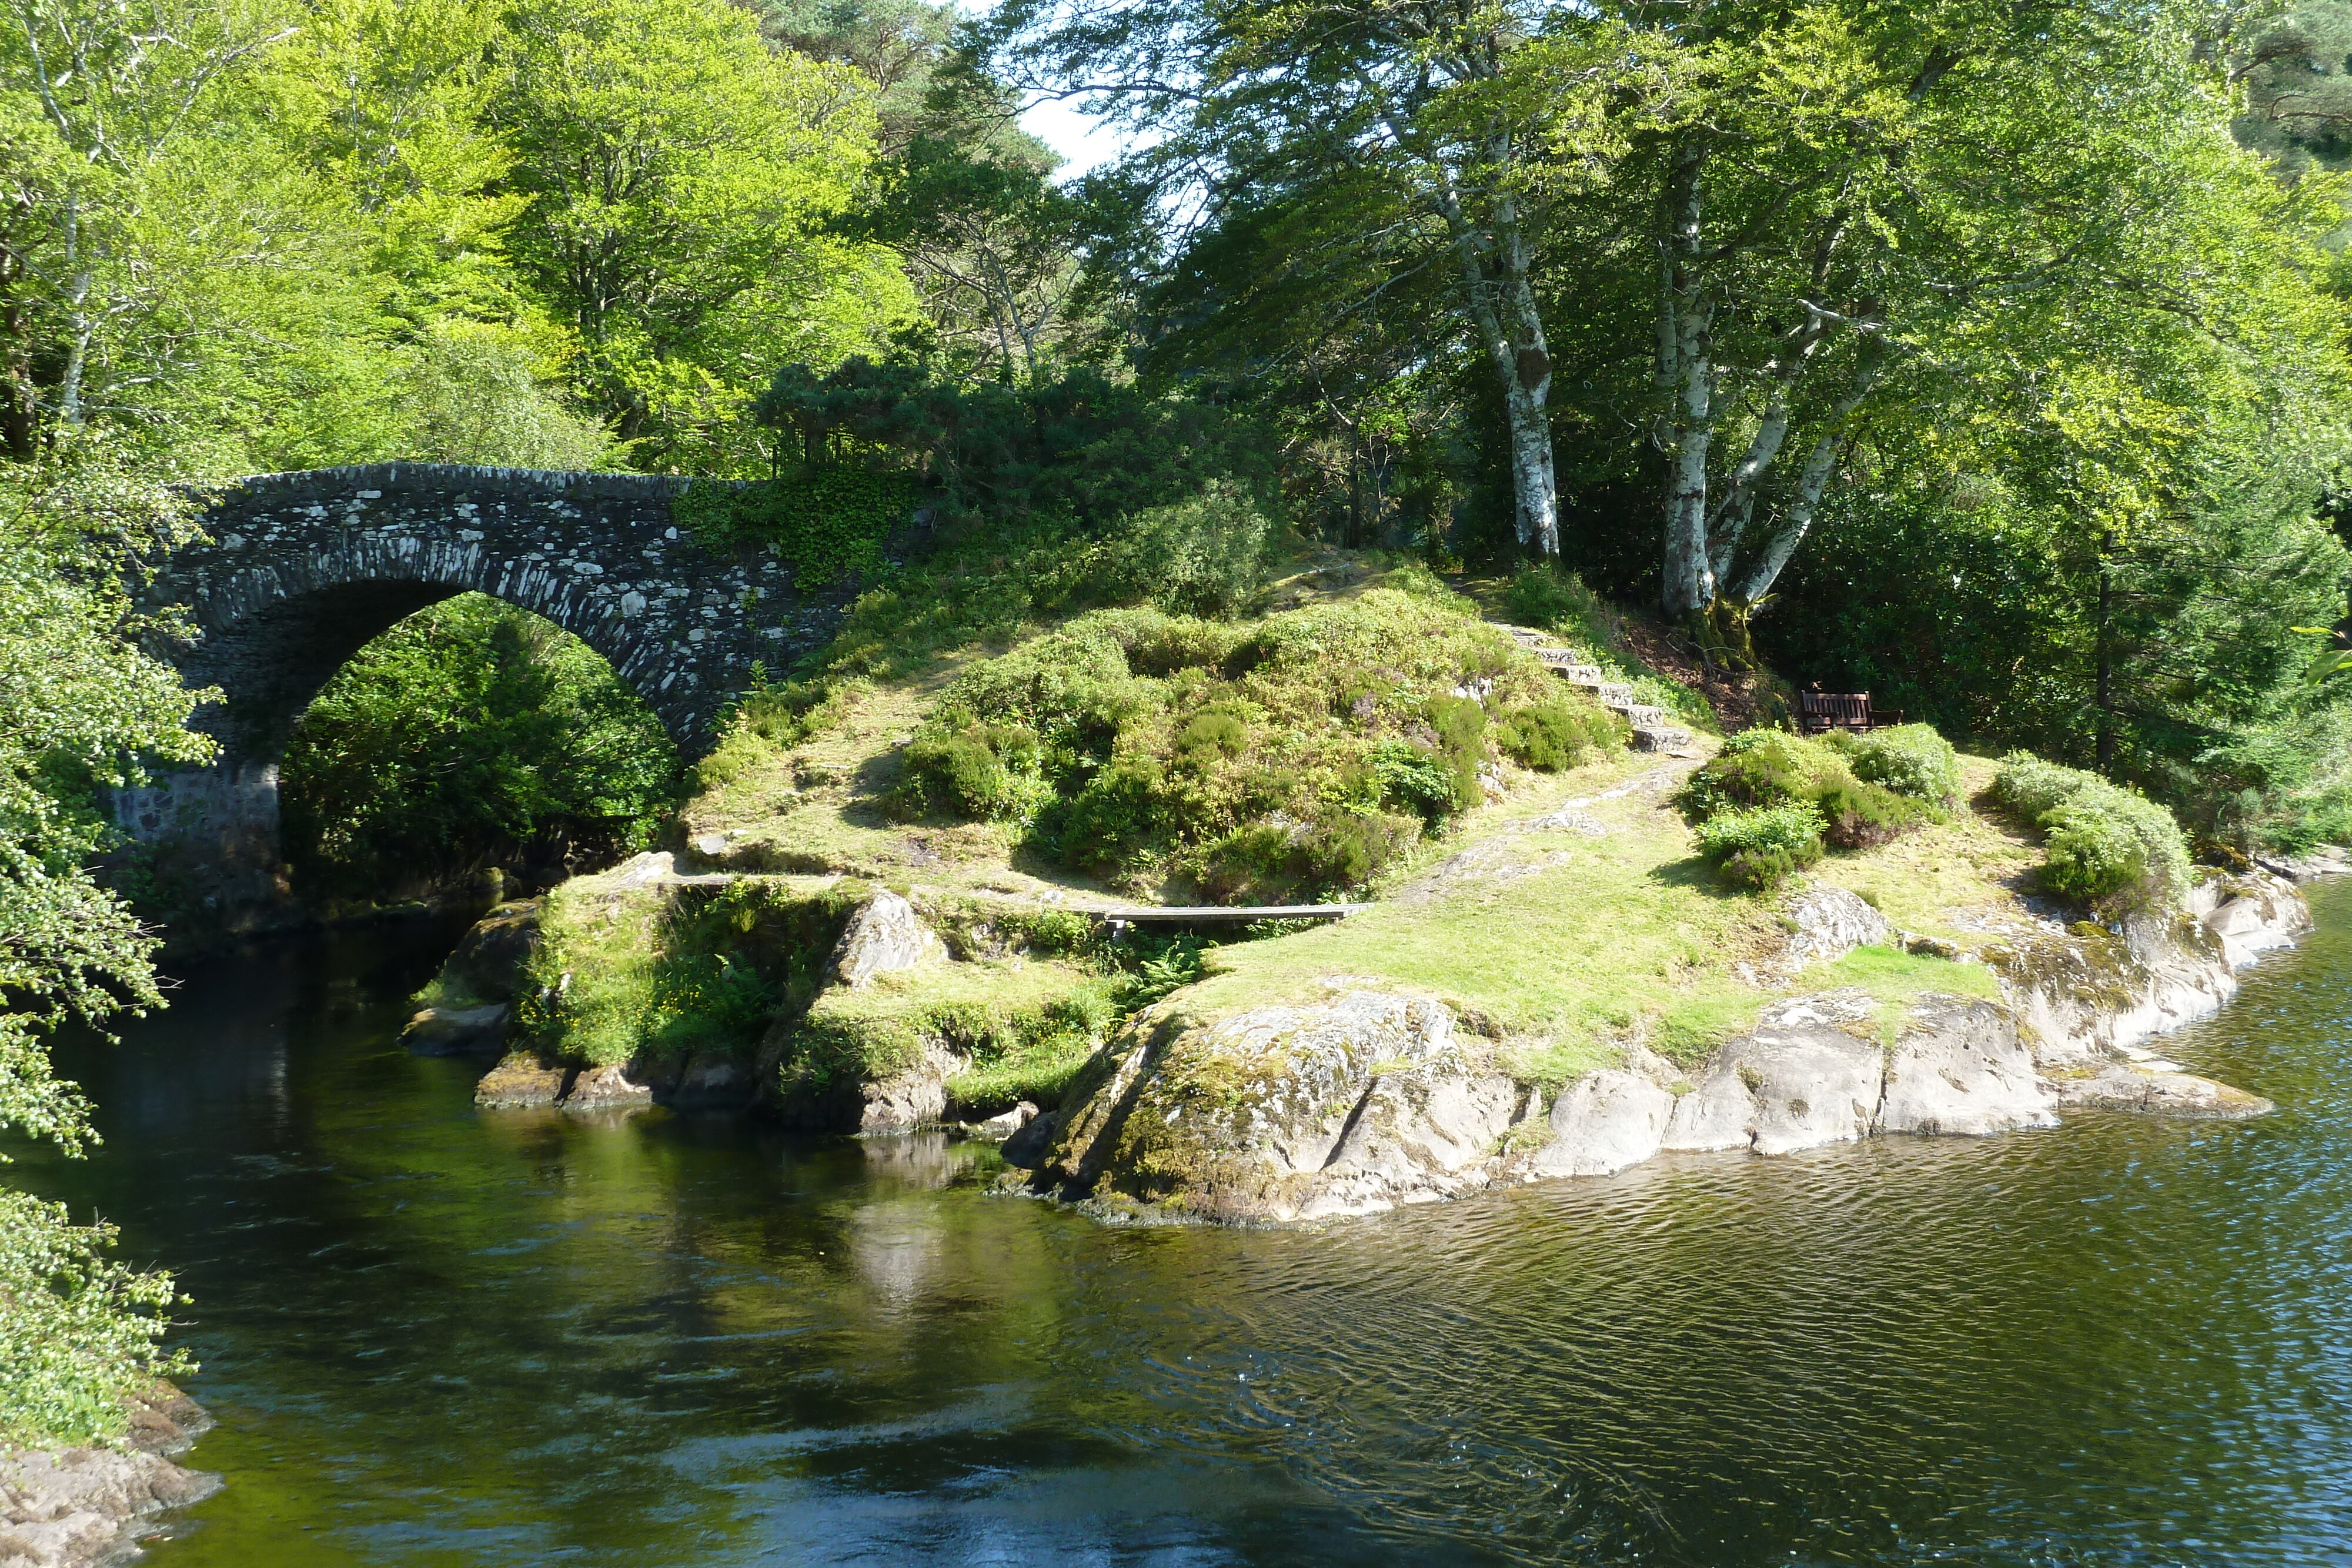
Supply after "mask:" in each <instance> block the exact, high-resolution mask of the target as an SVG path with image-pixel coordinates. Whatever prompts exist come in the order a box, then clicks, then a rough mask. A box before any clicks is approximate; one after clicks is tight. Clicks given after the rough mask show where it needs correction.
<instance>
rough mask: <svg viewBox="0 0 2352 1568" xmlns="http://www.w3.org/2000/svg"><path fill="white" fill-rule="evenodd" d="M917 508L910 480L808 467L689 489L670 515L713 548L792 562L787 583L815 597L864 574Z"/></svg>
mask: <svg viewBox="0 0 2352 1568" xmlns="http://www.w3.org/2000/svg"><path fill="white" fill-rule="evenodd" d="M914 510H915V482H914V478H913V476H911V475H908V474H903V473H891V472H887V471H880V472H877V471H873V470H868V469H865V468H853V467H812V468H803V469H800V470H798V471H797V472H794V473H792V474H789V475H785V476H780V477H778V478H775V479H762V480H759V481H756V482H754V483H751V484H745V485H732V486H722V485H694V486H688V489H687V491H686V493H685V494H684V495H682V496H680V497H678V498H677V501H676V502H675V503H674V504H673V506H672V513H673V515H674V516H675V517H677V520H678V522H679V524H680V525H682V526H683V527H686V528H691V529H693V530H694V532H695V535H696V537H698V538H700V539H701V540H702V541H703V542H704V543H706V544H708V545H710V546H711V547H712V548H714V549H722V550H726V549H742V548H745V547H761V548H765V549H770V550H772V551H773V552H774V553H775V554H776V555H777V556H778V557H779V558H781V559H783V560H784V561H786V562H788V563H790V565H791V566H792V569H793V587H794V588H796V589H797V590H799V591H801V592H803V593H815V592H820V591H823V590H824V589H827V588H831V587H832V586H834V585H835V583H837V582H840V581H842V580H844V579H845V578H862V577H870V576H871V575H873V573H874V572H875V571H876V570H878V569H879V568H880V567H881V565H882V547H883V545H884V543H885V541H887V539H888V538H889V537H890V535H891V534H892V533H894V532H895V531H897V530H898V529H900V528H905V527H906V526H907V525H908V520H909V519H910V518H911V517H912V516H913V514H914Z"/></svg>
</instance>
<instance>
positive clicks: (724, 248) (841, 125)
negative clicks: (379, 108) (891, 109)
mask: <svg viewBox="0 0 2352 1568" xmlns="http://www.w3.org/2000/svg"><path fill="white" fill-rule="evenodd" d="M507 47H511V48H512V50H513V51H514V68H513V69H512V71H511V72H510V73H509V75H508V76H507V77H506V78H505V80H504V82H503V84H502V86H501V88H500V90H499V97H498V99H497V101H496V102H495V104H494V106H493V108H492V111H491V123H492V124H493V125H494V126H495V127H496V128H497V129H498V130H499V131H500V132H501V133H502V134H503V136H504V137H505V139H506V142H507V145H508V146H509V148H510V149H511V151H512V153H513V156H514V164H513V168H512V171H511V172H510V174H509V176H508V179H509V183H510V185H511V187H512V188H513V189H514V190H515V191H516V192H517V193H520V194H521V195H522V196H524V197H525V198H526V204H525V205H524V207H523V208H522V210H521V212H520V214H519V215H518V217H517V219H516V222H515V225H514V227H513V229H512V230H511V235H512V237H511V241H510V243H511V246H512V254H513V256H514V258H515V261H516V263H517V264H518V266H519V267H520V268H521V270H522V273H523V276H524V277H526V278H527V279H528V280H529V282H530V286H531V287H532V288H533V289H534V290H535V291H536V292H537V294H538V295H539V297H540V298H541V299H543V300H545V301H546V302H547V304H548V307H549V308H550V309H551V311H552V313H553V314H554V315H555V317H556V318H557V319H559V320H561V321H562V323H563V324H564V325H565V326H566V327H567V328H568V329H571V330H572V332H574V333H576V334H577V335H578V338H579V340H580V341H581V343H582V345H583V363H582V365H581V367H580V375H581V378H582V381H583V383H584V387H585V390H586V391H587V392H588V395H589V396H590V397H591V398H592V399H593V403H594V406H595V407H596V408H597V410H598V412H599V413H601V414H602V415H603V416H604V418H605V419H606V420H607V421H608V422H609V423H611V425H612V427H613V428H614V431H615V433H616V434H618V435H619V436H620V438H621V439H622V440H623V441H625V442H628V443H632V444H634V446H633V450H634V451H635V454H636V457H637V461H638V464H639V465H640V466H646V467H653V468H663V469H669V470H673V471H676V470H680V469H684V470H689V471H695V472H704V473H727V472H733V471H737V470H755V468H756V466H758V465H760V456H761V454H760V450H759V446H758V444H757V443H756V442H754V441H752V440H751V438H750V436H749V434H748V433H746V432H744V431H743V430H742V429H741V427H740V422H739V418H738V416H739V414H740V412H741V410H742V408H743V406H744V405H745V404H746V403H747V402H749V400H750V398H751V395H752V394H753V393H754V392H756V391H757V388H758V385H759V383H760V382H761V381H763V380H764V379H765V378H766V376H767V374H768V372H769V371H771V370H772V368H773V367H774V366H775V365H776V364H777V363H779V362H782V361H793V360H807V361H823V362H831V361H837V360H839V359H840V358H841V357H842V356H843V355H844V354H845V353H847V352H849V351H852V350H856V349H857V348H861V347H864V346H866V345H868V344H871V343H877V342H878V341H879V340H880V339H881V338H882V336H884V335H885V334H886V333H887V330H888V329H890V328H891V327H892V326H894V325H896V324H898V323H899V322H902V321H904V320H905V319H907V318H908V315H909V314H910V307H911V304H912V302H911V300H910V299H909V298H908V294H907V287H906V283H905V279H904V277H903V276H902V275H901V274H900V273H899V271H898V268H897V267H896V266H895V265H894V263H893V260H892V258H891V257H890V256H888V255H887V253H886V252H883V251H880V250H878V249H877V248H875V247H872V246H859V245H855V244H845V243H844V242H842V241H840V240H838V239H835V238H834V237H831V236H830V235H829V234H828V232H827V226H828V225H829V224H830V223H831V221H832V220H833V219H834V218H835V216H836V215H838V214H840V213H841V212H842V211H843V210H844V208H845V206H846V204H848V202H849V200H850V198H851V194H852V192H853V188H854V184H855V182H856V180H857V179H858V177H859V176H860V174H861V173H862V172H863V171H864V169H865V167H866V162H868V160H869V158H870V157H871V152H872V145H873V136H874V111H873V106H872V101H871V96H870V89H867V88H866V87H865V86H864V85H862V84H861V83H860V81H859V79H858V78H856V75H855V74H854V73H852V72H850V71H848V70H846V69H845V68H840V67H834V66H824V65H819V64H816V63H815V62H813V61H810V60H808V59H806V58H804V57H800V56H797V55H793V54H791V53H788V52H780V51H775V50H772V49H770V48H768V47H766V46H765V45H763V44H762V43H761V39H760V36H759V29H758V24H757V23H756V22H755V21H754V19H753V18H752V17H751V16H749V15H748V14H746V13H745V12H742V11H740V10H737V9H735V8H733V7H731V6H729V5H723V4H720V3H719V0H572V3H570V4H564V5H549V6H543V7H535V8H532V9H530V10H529V11H525V12H521V13H518V14H516V16H515V19H514V22H513V30H512V33H511V36H510V37H509V40H508V44H507Z"/></svg>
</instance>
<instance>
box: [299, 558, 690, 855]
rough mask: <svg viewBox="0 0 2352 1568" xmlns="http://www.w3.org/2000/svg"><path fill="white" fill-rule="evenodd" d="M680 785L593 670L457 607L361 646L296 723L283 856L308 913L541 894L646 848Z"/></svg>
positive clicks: (601, 669) (585, 661)
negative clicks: (503, 883) (340, 902)
mask: <svg viewBox="0 0 2352 1568" xmlns="http://www.w3.org/2000/svg"><path fill="white" fill-rule="evenodd" d="M385 602H386V601H383V600H379V601H377V603H376V605H375V608H377V609H381V608H382V607H383V604H384V603H385ZM681 776H682V768H681V765H680V761H679V757H678V751H677V747H676V745H675V744H674V743H673V742H672V741H671V739H670V737H669V736H668V735H667V733H666V732H665V731H664V729H663V727H662V724H661V721H660V720H659V718H658V717H656V716H655V714H654V712H653V710H652V709H651V707H650V706H647V704H646V702H645V700H644V699H643V697H642V696H640V695H638V694H637V693H636V692H635V690H634V689H633V688H632V687H631V686H630V685H629V684H628V683H627V682H626V681H625V680H623V679H622V678H621V677H620V675H619V674H617V673H616V672H615V671H614V669H613V667H612V665H611V664H610V663H609V662H608V661H606V660H605V659H604V657H603V655H601V654H599V653H597V652H596V651H595V650H594V649H593V648H592V647H590V646H589V645H588V644H587V643H584V642H583V641H582V640H581V639H580V638H578V637H575V636H573V635H572V633H570V632H566V631H564V630H563V629H562V627H559V626H557V625H555V624H554V623H553V622H550V621H548V620H546V619H545V618H544V617H541V616H539V615H535V614H533V613H531V612H529V611H527V610H523V609H521V608H520V607H518V606H514V605H510V604H508V603H505V602H503V601H499V600H497V599H494V598H492V597H490V596H489V595H487V594H482V593H478V592H466V593H459V594H454V595H449V596H446V597H442V598H439V599H437V600H436V601H434V602H433V603H431V604H428V605H426V606H425V607H423V608H421V609H417V610H415V611H413V612H410V613H408V614H406V615H404V616H403V617H401V618H400V619H399V620H397V621H395V622H394V623H392V624H391V625H390V626H388V627H386V628H385V629H384V630H383V632H379V633H377V634H376V635H375V636H373V637H372V638H370V639H369V640H367V641H366V642H364V643H362V644H361V645H360V646H359V647H358V648H357V649H355V650H354V651H353V652H352V653H351V654H350V655H349V656H347V657H346V658H345V659H344V660H343V661H342V662H341V664H340V665H339V666H338V667H337V668H336V669H335V670H334V671H333V673H332V674H331V675H330V676H329V677H328V678H327V679H326V680H325V681H324V682H323V683H322V684H321V685H320V687H319V689H318V690H317V692H316V694H315V695H313V696H311V697H310V700H309V701H308V703H307V704H306V705H305V706H304V707H303V709H302V711H301V712H300V713H299V715H297V716H295V718H294V721H293V722H292V724H291V725H290V727H289V728H288V731H287V735H286V739H285V742H284V746H283V749H282V754H281V759H280V763H279V773H278V804H279V817H280V831H279V850H280V853H281V855H282V856H283V859H284V861H285V863H286V865H287V868H288V871H289V874H290V877H291V881H292V886H293V891H294V892H295V893H297V894H300V895H304V896H307V897H310V898H313V899H317V898H344V897H352V898H367V899H371V900H376V901H381V900H383V899H385V898H387V897H389V898H407V897H416V896H422V895H426V894H432V893H435V892H438V891H444V890H448V889H452V888H455V887H457V886H460V885H463V884H465V883H470V882H472V881H474V880H475V879H477V878H478V877H479V876H480V875H481V874H482V873H486V872H488V871H489V870H491V869H493V868H495V869H497V870H498V871H499V872H502V873H504V874H505V876H506V878H507V879H508V880H509V883H516V882H520V883H522V884H523V885H525V886H530V887H536V886H540V885H544V884H547V883H552V882H555V881H557V880H560V879H561V878H562V877H563V876H565V875H568V874H571V873H573V872H576V871H579V870H581V869H583V868H586V867H591V866H593V865H596V864H600V863H603V862H607V861H610V860H613V859H616V858H618V857H620V856H622V855H625V854H626V853H629V852H633V851H635V850H637V849H641V848H644V847H645V845H646V842H647V841H649V838H650V834H651V831H652V828H653V825H654V823H655V821H656V820H657V819H658V818H659V816H660V815H661V814H663V813H664V812H666V811H667V810H669V809H670V808H671V807H673V806H674V805H675V804H676V802H677V798H678V797H677V791H678V787H679V780H680V779H681Z"/></svg>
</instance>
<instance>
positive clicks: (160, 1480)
mask: <svg viewBox="0 0 2352 1568" xmlns="http://www.w3.org/2000/svg"><path fill="white" fill-rule="evenodd" d="M128 1404H129V1406H130V1411H131V1427H130V1431H129V1433H128V1434H127V1435H126V1436H125V1437H124V1439H123V1442H122V1445H121V1447H119V1448H83V1447H75V1448H19V1449H16V1450H13V1451H0V1568H104V1565H107V1564H112V1563H122V1562H126V1561H128V1560H130V1559H131V1558H133V1557H136V1556H138V1555H139V1554H140V1551H139V1542H140V1540H141V1539H142V1537H144V1536H149V1535H152V1534H153V1533H155V1531H157V1530H158V1529H159V1528H161V1526H160V1523H159V1520H160V1516H161V1515H163V1513H165V1512H167V1511H172V1510H175V1509H182V1508H186V1507H189V1506H190V1505H192V1504H194V1503H198V1502H202V1501H203V1500H205V1498H208V1497H210V1496H212V1494H213V1493H215V1492H216V1491H218V1490H220V1488H221V1478H220V1477H218V1476H216V1475H208V1474H205V1472H203V1471H200V1470H191V1469H183V1468H182V1467H181V1466H179V1465H176V1464H173V1462H172V1461H173V1458H175V1457H176V1456H178V1455H181V1454H184V1453H185V1452H186V1451H187V1450H188V1448H190V1447H191V1446H192V1445H194V1442H195V1440H196V1438H197V1437H199V1436H201V1435H202V1434H203V1433H205V1431H206V1430H208V1429H209V1428H210V1427H212V1424H213V1422H212V1417H211V1416H208V1415H206V1414H205V1411H204V1409H203V1407H202V1406H198V1405H197V1404H196V1402H195V1401H194V1400H193V1399H191V1398H189V1397H188V1396H186V1395H184V1394H183V1393H181V1392H180V1391H179V1390H178V1389H176V1388H174V1387H173V1386H172V1385H169V1384H163V1385H158V1386H157V1387H156V1389H155V1390H154V1391H153V1392H152V1394H150V1395H148V1396H145V1397H141V1398H133V1399H131V1400H130V1401H129V1402H128Z"/></svg>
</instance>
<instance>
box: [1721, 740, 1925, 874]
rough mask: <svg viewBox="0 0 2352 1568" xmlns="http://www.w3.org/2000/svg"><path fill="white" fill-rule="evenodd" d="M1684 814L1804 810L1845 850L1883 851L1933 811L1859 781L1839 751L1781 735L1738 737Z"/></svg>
mask: <svg viewBox="0 0 2352 1568" xmlns="http://www.w3.org/2000/svg"><path fill="white" fill-rule="evenodd" d="M1681 800H1682V805H1683V810H1685V812H1686V813H1687V814H1689V815H1690V816H1691V817H1692V818H1693V819H1694V820H1695V821H1706V820H1707V819H1709V818H1712V817H1714V816H1715V815H1716V814H1717V813H1718V812H1720V811H1723V810H1731V809H1742V808H1751V807H1767V806H1780V805H1787V804H1791V803H1801V804H1803V805H1806V806H1808V807H1810V808H1811V809H1812V810H1814V811H1815V812H1816V813H1817V814H1818V815H1819V817H1820V818H1821V820H1822V823H1823V829H1822V831H1823V834H1824V836H1825V837H1826V838H1827V840H1828V841H1829V842H1830V843H1831V844H1832V845H1834V846H1835V847H1837V848H1839V849H1862V848H1864V847H1866V846H1868V845H1871V844H1876V843H1884V842H1885V841H1887V840H1888V839H1891V838H1893V837H1895V835H1896V834H1897V833H1900V832H1902V831H1905V830H1906V829H1909V828H1912V827H1916V826H1917V825H1918V824H1919V823H1921V822H1923V821H1927V820H1928V818H1929V816H1930V813H1931V810H1933V809H1932V808H1930V807H1929V806H1927V804H1926V803H1924V802H1922V801H1920V800H1914V799H1911V798H1909V797H1907V796H1904V795H1899V794H1896V793H1895V791H1894V790H1892V789H1888V788H1886V787H1885V785H1883V784H1875V783H1870V782H1866V781H1864V780H1863V779H1857V778H1855V777H1854V773H1853V768H1850V767H1849V766H1847V762H1846V758H1844V757H1843V756H1842V755H1841V754H1840V752H1839V751H1838V749H1837V748H1835V747H1832V745H1830V744H1828V743H1826V742H1824V741H1819V740H1813V739H1810V738H1807V737H1801V736H1794V735H1788V734H1784V733H1782V732H1780V731H1778V730H1769V729H1751V730H1744V731H1742V732H1741V733H1740V734H1738V735H1735V736H1733V737H1731V738H1730V739H1729V740H1727V741H1726V742H1725V743H1724V747H1723V749H1722V750H1721V751H1720V752H1718V753H1717V755H1716V757H1715V758H1713V759H1712V760H1711V761H1709V762H1708V763H1707V764H1706V766H1705V767H1704V768H1700V769H1699V770H1698V771H1697V772H1696V773H1694V774H1693V775H1691V779H1690V782H1689V783H1687V784H1685V786H1684V787H1683V791H1682V796H1681Z"/></svg>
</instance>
